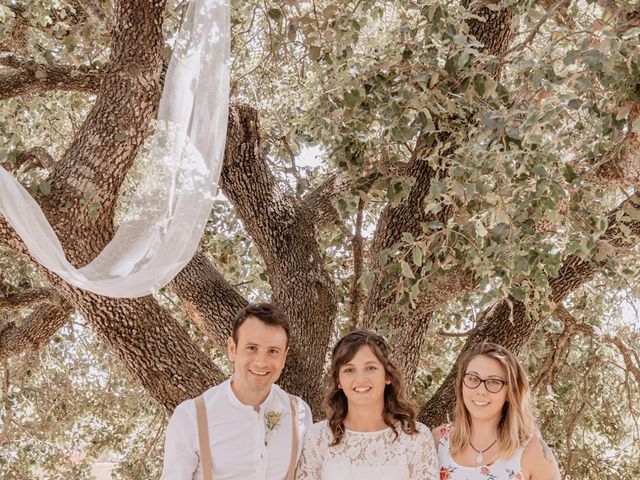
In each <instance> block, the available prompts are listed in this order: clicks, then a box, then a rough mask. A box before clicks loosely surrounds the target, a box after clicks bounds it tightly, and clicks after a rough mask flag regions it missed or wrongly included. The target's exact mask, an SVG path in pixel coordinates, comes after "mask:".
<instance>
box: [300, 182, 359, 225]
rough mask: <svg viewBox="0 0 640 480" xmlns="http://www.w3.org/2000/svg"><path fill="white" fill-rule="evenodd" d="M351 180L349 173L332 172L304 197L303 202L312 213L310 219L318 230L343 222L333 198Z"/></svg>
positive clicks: (342, 190)
mask: <svg viewBox="0 0 640 480" xmlns="http://www.w3.org/2000/svg"><path fill="white" fill-rule="evenodd" d="M349 180H350V178H349V175H347V174H346V173H344V172H340V173H332V174H330V175H329V176H328V177H327V178H326V179H325V181H324V182H322V183H321V184H320V185H319V186H318V187H317V188H316V189H315V190H313V191H311V192H309V193H308V194H307V195H306V196H305V197H304V199H303V201H302V204H303V206H304V207H305V208H306V209H307V210H308V211H309V213H310V214H311V219H310V220H311V222H312V223H313V224H314V225H315V226H316V228H317V229H318V230H320V231H321V230H323V229H324V228H325V227H328V226H331V225H341V224H342V219H341V218H340V214H339V213H338V211H337V210H336V208H335V207H334V206H333V200H334V199H335V198H336V197H337V196H338V195H339V194H340V193H342V192H344V191H345V190H346V189H347V188H348V187H349V185H350V181H349Z"/></svg>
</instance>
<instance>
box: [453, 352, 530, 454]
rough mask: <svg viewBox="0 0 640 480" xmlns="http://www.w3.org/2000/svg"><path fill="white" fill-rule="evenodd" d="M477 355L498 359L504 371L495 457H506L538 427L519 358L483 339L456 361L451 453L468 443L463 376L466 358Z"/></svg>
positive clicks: (466, 364) (519, 446) (468, 424)
mask: <svg viewBox="0 0 640 480" xmlns="http://www.w3.org/2000/svg"><path fill="white" fill-rule="evenodd" d="M478 355H484V356H487V357H489V358H493V359H494V360H497V361H498V362H499V363H500V365H502V368H504V371H505V373H506V376H507V378H506V385H505V386H504V388H506V389H507V398H506V402H505V404H504V406H503V407H502V417H501V418H500V422H499V423H498V445H499V449H500V451H499V454H498V458H502V459H508V458H511V457H512V456H513V454H514V453H515V452H516V450H517V449H518V448H521V447H524V445H525V444H526V442H527V440H528V439H529V438H530V437H531V435H533V434H534V433H535V432H536V431H537V427H536V419H535V412H534V409H533V406H532V405H531V399H530V396H529V381H528V380H527V376H526V374H525V372H524V369H523V368H522V365H520V362H518V359H517V358H516V357H515V356H514V355H513V353H511V352H510V351H509V350H507V349H506V348H504V347H503V346H501V345H497V344H495V343H490V342H482V343H480V344H478V345H475V346H473V347H471V348H470V349H469V350H467V351H466V352H464V353H463V354H462V357H461V358H460V362H459V364H458V376H457V378H456V386H455V390H456V411H455V422H454V425H453V427H452V428H451V440H450V448H451V452H452V453H453V454H456V453H459V452H461V451H462V450H464V449H465V448H466V447H467V445H469V444H470V442H469V439H470V438H471V416H470V414H469V410H467V407H466V406H465V405H464V401H463V397H462V388H463V383H462V381H463V378H464V374H465V373H466V371H467V367H468V366H469V362H470V361H471V360H472V359H473V358H474V357H477V356H478Z"/></svg>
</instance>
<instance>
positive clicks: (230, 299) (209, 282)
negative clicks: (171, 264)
mask: <svg viewBox="0 0 640 480" xmlns="http://www.w3.org/2000/svg"><path fill="white" fill-rule="evenodd" d="M170 287H171V288H172V289H173V291H174V292H175V294H176V295H178V297H179V298H180V300H181V301H182V303H183V305H184V307H185V309H186V311H187V314H188V315H189V317H190V318H191V320H193V322H194V323H195V324H196V326H197V327H198V328H199V329H200V330H201V331H202V333H204V334H205V335H206V336H207V337H208V338H210V339H211V340H212V341H213V342H214V344H215V345H216V347H217V348H218V349H219V350H221V351H223V352H224V351H225V350H226V342H227V338H229V337H230V336H231V326H232V322H233V318H234V315H235V313H236V312H237V311H238V310H240V309H241V308H243V307H244V306H246V305H247V303H248V302H247V301H246V300H245V299H244V297H243V296H242V295H240V294H239V293H238V292H237V291H236V290H235V289H234V288H233V287H232V286H231V285H229V283H228V282H227V281H226V280H225V279H224V277H223V276H222V275H221V274H220V272H218V271H217V270H216V269H215V267H214V266H213V264H212V263H211V262H210V261H209V259H208V258H207V257H206V256H205V255H204V254H203V253H202V252H196V254H195V255H194V256H193V258H192V259H191V261H190V262H189V263H188V264H187V266H186V267H184V269H183V270H182V271H181V272H180V273H179V274H178V275H177V276H176V278H174V279H173V281H172V282H171V284H170Z"/></svg>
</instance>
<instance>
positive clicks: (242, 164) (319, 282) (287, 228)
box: [220, 105, 337, 412]
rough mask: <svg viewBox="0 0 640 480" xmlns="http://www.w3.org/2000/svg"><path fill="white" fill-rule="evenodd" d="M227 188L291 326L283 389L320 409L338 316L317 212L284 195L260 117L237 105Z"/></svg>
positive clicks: (230, 131) (225, 180)
mask: <svg viewBox="0 0 640 480" xmlns="http://www.w3.org/2000/svg"><path fill="white" fill-rule="evenodd" d="M220 185H221V188H222V190H223V192H224V193H225V195H226V196H227V197H228V198H229V200H230V201H231V203H233V205H234V207H235V208H236V211H237V212H238V214H239V216H240V218H241V219H242V221H243V223H244V225H245V228H246V229H247V231H248V232H249V234H250V235H251V238H252V239H253V240H254V241H255V243H256V246H257V248H258V250H259V252H260V255H261V256H262V258H263V259H264V262H265V264H266V267H267V275H268V276H269V282H270V284H271V287H272V289H273V301H274V302H275V303H276V304H278V305H279V306H280V307H281V308H282V310H283V311H284V313H285V314H286V315H287V317H288V318H289V321H290V322H291V336H292V338H293V339H294V341H293V342H292V343H291V346H290V348H289V356H288V360H287V366H286V367H285V371H284V372H283V377H282V380H281V382H280V384H281V385H282V386H283V387H284V388H285V389H286V390H288V391H291V393H294V394H296V395H300V396H302V397H303V398H305V399H306V400H307V401H308V403H309V405H310V406H311V407H312V409H313V411H314V412H319V411H320V403H321V399H322V393H323V384H322V378H323V370H324V355H310V354H309V352H326V349H327V348H328V344H329V340H330V338H331V332H332V330H333V324H334V321H335V317H336V312H337V300H336V291H335V286H334V283H333V280H332V279H331V277H330V275H329V274H328V272H327V270H326V268H325V266H324V263H323V260H322V255H321V252H320V247H319V244H318V241H317V238H316V236H315V235H316V231H315V228H314V224H313V223H312V221H311V219H312V214H311V212H310V211H309V210H308V209H307V208H305V206H304V205H303V204H301V203H300V201H299V200H298V199H296V198H295V197H293V196H289V195H286V194H285V193H284V192H283V191H282V189H281V188H280V187H279V186H278V185H277V183H276V180H275V177H274V176H273V174H272V173H271V171H270V170H269V168H268V166H267V162H266V159H265V155H264V151H263V150H262V146H261V142H260V134H259V126H258V116H257V112H256V111H255V110H254V109H252V108H250V107H248V106H245V105H232V107H231V113H230V116H229V128H228V133H227V146H226V151H225V162H224V166H223V169H222V176H221V183H220Z"/></svg>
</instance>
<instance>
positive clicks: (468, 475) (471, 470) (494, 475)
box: [438, 425, 524, 480]
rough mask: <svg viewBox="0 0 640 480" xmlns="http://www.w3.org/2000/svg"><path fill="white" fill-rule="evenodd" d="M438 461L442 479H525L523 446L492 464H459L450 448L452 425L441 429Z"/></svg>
mask: <svg viewBox="0 0 640 480" xmlns="http://www.w3.org/2000/svg"><path fill="white" fill-rule="evenodd" d="M439 430H440V431H439V433H440V442H439V443H438V461H439V463H440V480H524V475H523V474H522V471H521V469H520V459H521V458H522V452H523V451H524V449H523V448H519V449H518V450H516V453H515V454H514V455H513V457H511V458H510V459H509V460H498V461H496V462H494V463H492V464H491V465H480V466H478V467H465V466H463V465H458V464H457V463H456V462H455V460H454V459H453V457H452V456H451V450H450V449H449V432H450V430H451V425H443V426H442V427H440V429H439Z"/></svg>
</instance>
